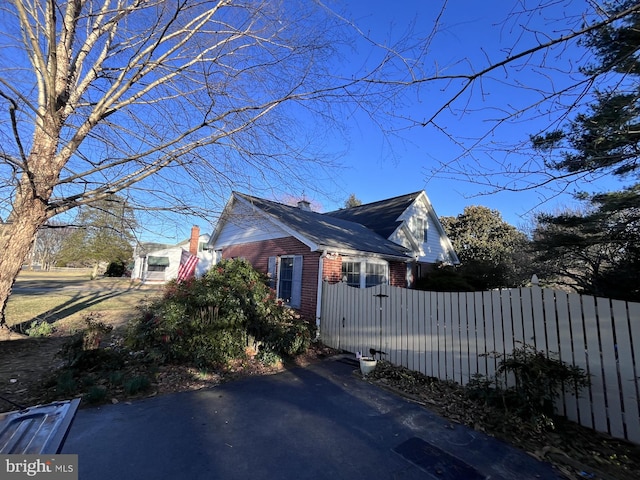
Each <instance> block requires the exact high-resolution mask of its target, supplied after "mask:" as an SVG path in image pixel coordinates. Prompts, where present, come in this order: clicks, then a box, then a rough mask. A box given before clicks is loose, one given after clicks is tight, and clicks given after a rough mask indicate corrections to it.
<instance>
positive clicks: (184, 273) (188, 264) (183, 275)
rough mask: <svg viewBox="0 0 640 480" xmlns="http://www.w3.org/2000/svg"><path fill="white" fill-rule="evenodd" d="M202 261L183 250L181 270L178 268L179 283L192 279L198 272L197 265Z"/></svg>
mask: <svg viewBox="0 0 640 480" xmlns="http://www.w3.org/2000/svg"><path fill="white" fill-rule="evenodd" d="M198 260H200V259H199V258H198V257H196V256H195V255H191V254H190V253H189V252H187V251H186V250H182V255H181V256H180V268H178V281H179V282H183V281H185V280H186V279H188V278H191V277H192V276H193V274H194V273H195V271H196V264H197V263H198Z"/></svg>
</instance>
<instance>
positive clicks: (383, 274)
mask: <svg viewBox="0 0 640 480" xmlns="http://www.w3.org/2000/svg"><path fill="white" fill-rule="evenodd" d="M386 283H387V266H386V265H384V264H382V263H367V278H366V286H367V287H373V286H375V285H382V284H386Z"/></svg>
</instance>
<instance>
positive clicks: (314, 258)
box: [222, 237, 320, 324]
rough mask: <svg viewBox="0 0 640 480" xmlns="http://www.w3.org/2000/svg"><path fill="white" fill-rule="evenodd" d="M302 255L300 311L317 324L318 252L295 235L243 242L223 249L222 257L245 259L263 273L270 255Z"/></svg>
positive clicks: (265, 270)
mask: <svg viewBox="0 0 640 480" xmlns="http://www.w3.org/2000/svg"><path fill="white" fill-rule="evenodd" d="M281 255H302V256H303V259H302V292H301V306H300V314H302V316H304V317H305V318H306V319H307V320H309V321H311V322H312V323H314V324H315V318H316V303H317V302H316V299H317V296H318V261H319V258H320V253H319V252H311V251H310V250H309V247H307V246H306V245H305V244H304V243H302V242H300V241H299V240H297V239H296V238H294V237H286V238H277V239H273V240H263V241H261V242H251V243H243V244H240V245H233V246H230V247H226V248H223V249H222V258H238V257H240V258H244V259H246V260H247V261H248V262H249V263H251V265H253V266H254V268H255V269H256V270H258V271H260V272H263V273H268V265H269V257H277V256H281Z"/></svg>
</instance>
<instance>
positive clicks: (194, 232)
mask: <svg viewBox="0 0 640 480" xmlns="http://www.w3.org/2000/svg"><path fill="white" fill-rule="evenodd" d="M199 240H200V227H199V226H197V225H194V226H193V227H191V238H190V239H189V253H190V254H191V255H197V254H198V242H199Z"/></svg>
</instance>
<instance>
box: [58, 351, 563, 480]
mask: <svg viewBox="0 0 640 480" xmlns="http://www.w3.org/2000/svg"><path fill="white" fill-rule="evenodd" d="M353 370H354V367H353V366H351V365H348V364H345V363H342V362H341V361H339V357H334V358H332V359H329V360H326V361H324V362H321V363H319V364H316V365H313V366H311V367H308V368H297V369H293V370H290V371H287V372H283V373H280V374H277V375H271V376H265V377H256V378H250V379H246V380H241V381H237V382H232V383H228V384H223V385H220V386H218V387H215V388H212V389H208V390H200V391H197V392H185V393H179V394H172V395H166V396H162V397H157V398H150V399H146V400H142V401H136V402H132V403H131V404H118V405H109V406H105V407H101V408H94V409H86V410H81V411H80V412H78V414H77V417H76V420H75V422H74V425H73V427H72V428H71V431H70V433H69V437H68V439H67V442H66V444H65V447H64V450H63V452H62V453H76V454H79V478H81V479H92V480H101V479H114V478H122V479H124V478H126V479H154V480H169V479H171V480H177V479H190V480H191V479H252V480H259V479H264V480H267V479H269V480H272V479H277V478H282V479H325V478H326V479H349V480H356V479H366V480H372V479H393V478H398V479H418V478H437V479H440V480H442V479H444V480H454V479H456V480H458V479H459V480H463V479H465V480H466V479H468V478H491V479H518V480H523V479H529V478H531V479H535V478H544V479H554V478H562V477H561V476H560V475H559V474H558V473H557V472H556V471H554V470H553V469H552V467H551V466H550V465H548V464H544V463H540V462H538V461H536V460H534V459H533V458H531V457H530V456H528V455H527V454H526V453H524V452H522V451H519V450H516V449H514V448H512V447H510V446H508V445H506V444H504V443H502V442H499V441H497V440H496V439H494V438H491V437H488V436H486V435H484V434H482V433H479V432H475V431H473V430H470V429H468V428H466V427H463V426H461V425H457V424H451V423H449V422H447V421H445V420H443V419H441V418H439V417H437V416H436V415H435V414H433V413H431V412H429V411H428V410H426V409H424V408H422V407H420V406H418V405H416V404H413V403H410V402H408V401H406V400H405V399H403V398H401V397H398V396H396V395H394V394H392V393H389V392H386V391H384V390H381V389H380V388H378V387H376V386H374V385H371V384H369V383H367V382H364V381H362V380H361V379H360V378H359V377H358V376H356V375H353V373H352V372H353Z"/></svg>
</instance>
